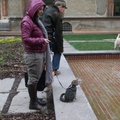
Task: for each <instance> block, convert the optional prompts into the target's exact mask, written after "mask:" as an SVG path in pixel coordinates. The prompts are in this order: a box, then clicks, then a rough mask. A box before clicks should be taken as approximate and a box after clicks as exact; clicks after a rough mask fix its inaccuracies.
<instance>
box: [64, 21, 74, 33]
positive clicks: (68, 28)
mask: <svg viewBox="0 0 120 120" xmlns="http://www.w3.org/2000/svg"><path fill="white" fill-rule="evenodd" d="M63 31H72V25H71V24H70V23H68V22H64V23H63Z"/></svg>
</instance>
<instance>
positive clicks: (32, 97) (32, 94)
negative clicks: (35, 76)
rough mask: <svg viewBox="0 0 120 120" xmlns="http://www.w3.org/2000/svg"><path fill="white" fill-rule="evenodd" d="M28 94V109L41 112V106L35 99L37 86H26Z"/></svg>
mask: <svg viewBox="0 0 120 120" xmlns="http://www.w3.org/2000/svg"><path fill="white" fill-rule="evenodd" d="M28 93H29V96H30V104H29V109H32V110H41V109H42V106H41V105H40V104H39V103H38V98H37V84H34V85H28Z"/></svg>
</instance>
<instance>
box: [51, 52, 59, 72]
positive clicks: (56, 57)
mask: <svg viewBox="0 0 120 120" xmlns="http://www.w3.org/2000/svg"><path fill="white" fill-rule="evenodd" d="M60 58H61V53H55V52H54V55H53V59H52V68H53V71H57V70H58V69H59V66H60Z"/></svg>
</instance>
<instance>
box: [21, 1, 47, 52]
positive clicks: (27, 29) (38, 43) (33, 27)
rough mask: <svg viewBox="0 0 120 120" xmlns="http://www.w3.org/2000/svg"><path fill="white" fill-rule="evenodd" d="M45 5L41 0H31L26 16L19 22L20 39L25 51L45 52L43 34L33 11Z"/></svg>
mask: <svg viewBox="0 0 120 120" xmlns="http://www.w3.org/2000/svg"><path fill="white" fill-rule="evenodd" d="M42 6H45V3H44V2H43V1H42V0H31V1H30V3H29V6H28V9H27V13H26V16H25V17H24V18H23V20H22V22H21V32H22V41H23V45H24V49H25V51H26V52H45V51H46V44H44V35H43V32H42V31H41V29H40V28H39V27H38V26H37V24H36V23H35V18H34V17H35V13H36V12H37V10H39V8H40V7H42Z"/></svg>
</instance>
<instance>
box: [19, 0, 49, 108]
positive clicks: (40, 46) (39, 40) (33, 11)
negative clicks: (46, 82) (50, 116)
mask: <svg viewBox="0 0 120 120" xmlns="http://www.w3.org/2000/svg"><path fill="white" fill-rule="evenodd" d="M44 8H45V3H44V2H43V1H42V0H30V3H29V6H28V9H27V13H26V16H25V17H24V18H23V19H22V22H21V32H22V35H21V36H22V42H23V46H24V51H25V53H24V59H25V63H26V66H27V72H28V83H27V84H28V93H29V96H30V104H29V109H33V110H41V109H42V108H43V106H42V105H43V104H41V103H40V101H39V100H38V98H37V83H38V81H39V78H40V77H41V74H42V71H43V67H44V64H45V55H46V50H47V44H48V43H49V40H48V39H46V38H45V36H44V34H43V31H42V30H41V29H40V27H39V25H38V23H37V19H38V18H39V17H40V16H41V15H42V13H43V10H44Z"/></svg>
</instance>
